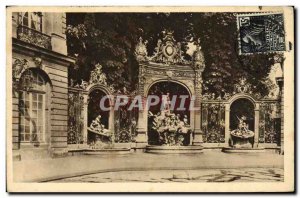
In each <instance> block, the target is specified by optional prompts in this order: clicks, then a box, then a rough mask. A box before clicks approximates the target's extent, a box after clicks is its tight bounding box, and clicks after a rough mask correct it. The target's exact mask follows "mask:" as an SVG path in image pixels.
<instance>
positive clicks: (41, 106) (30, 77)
mask: <svg viewBox="0 0 300 198" xmlns="http://www.w3.org/2000/svg"><path fill="white" fill-rule="evenodd" d="M19 100H20V101H19V104H20V105H19V108H20V122H19V123H20V126H19V130H20V141H21V142H44V141H45V101H46V81H45V79H44V78H43V76H42V75H41V74H39V72H38V71H36V70H31V69H28V70H26V71H25V72H24V73H23V74H22V77H21V79H20V97H19Z"/></svg>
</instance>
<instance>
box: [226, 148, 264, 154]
mask: <svg viewBox="0 0 300 198" xmlns="http://www.w3.org/2000/svg"><path fill="white" fill-rule="evenodd" d="M222 152H224V153H262V152H265V149H264V148H234V147H224V148H222Z"/></svg>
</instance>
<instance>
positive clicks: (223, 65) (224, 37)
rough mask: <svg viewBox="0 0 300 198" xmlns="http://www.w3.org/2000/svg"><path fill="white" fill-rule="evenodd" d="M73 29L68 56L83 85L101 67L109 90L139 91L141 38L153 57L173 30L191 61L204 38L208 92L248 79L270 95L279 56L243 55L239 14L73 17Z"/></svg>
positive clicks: (69, 34)
mask: <svg viewBox="0 0 300 198" xmlns="http://www.w3.org/2000/svg"><path fill="white" fill-rule="evenodd" d="M67 23H68V28H67V39H68V42H67V43H68V51H69V54H70V55H76V56H77V62H76V65H77V67H76V68H75V69H71V70H70V76H71V77H72V78H75V80H77V81H80V79H84V80H88V78H89V73H90V71H91V70H92V69H93V67H94V65H95V64H96V63H100V64H102V66H103V71H104V73H106V74H107V80H108V83H109V84H112V85H113V86H114V87H115V89H119V90H121V89H122V88H123V87H126V88H127V90H130V91H133V90H134V89H135V88H136V84H137V80H138V79H137V78H138V64H137V62H136V60H135V57H134V49H135V45H136V43H137V42H138V38H139V37H140V36H142V37H143V39H144V40H147V42H148V45H147V49H148V54H149V55H152V54H153V52H154V48H155V46H156V44H157V40H158V39H159V37H160V33H161V32H162V31H163V30H165V29H170V30H173V31H174V37H175V39H176V40H177V41H179V42H182V45H181V46H182V50H183V51H184V53H185V54H184V55H185V57H186V59H191V57H190V56H189V55H187V54H186V52H187V49H188V43H190V42H196V41H197V40H198V39H199V38H200V40H201V47H202V50H203V53H204V57H205V61H206V68H205V70H204V73H203V79H204V85H203V86H204V92H214V93H216V94H224V93H225V92H232V91H233V86H232V85H233V84H234V83H237V81H238V80H239V78H240V77H241V76H244V77H246V79H248V80H249V82H250V83H251V84H252V85H253V86H254V87H256V91H257V92H259V93H261V94H262V95H266V94H267V93H268V89H267V84H266V83H265V82H266V78H267V76H268V73H269V71H270V68H271V66H272V64H273V62H274V60H273V55H266V54H261V55H257V54H256V55H252V56H251V55H250V56H241V55H238V42H237V35H238V34H237V26H236V15H235V13H87V14H78V13H70V14H68V15H67Z"/></svg>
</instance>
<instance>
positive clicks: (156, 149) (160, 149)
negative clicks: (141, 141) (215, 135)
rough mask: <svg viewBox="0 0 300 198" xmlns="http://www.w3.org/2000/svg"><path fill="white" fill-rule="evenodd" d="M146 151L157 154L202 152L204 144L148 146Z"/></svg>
mask: <svg viewBox="0 0 300 198" xmlns="http://www.w3.org/2000/svg"><path fill="white" fill-rule="evenodd" d="M145 152H146V153H155V154H188V153H202V152H203V147H202V146H156V145H148V146H146V151H145Z"/></svg>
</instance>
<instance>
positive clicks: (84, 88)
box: [71, 64, 114, 144]
mask: <svg viewBox="0 0 300 198" xmlns="http://www.w3.org/2000/svg"><path fill="white" fill-rule="evenodd" d="M71 86H72V87H73V89H79V90H80V92H81V95H82V117H83V143H84V144H87V140H88V127H89V126H88V104H89V95H90V94H91V93H92V92H93V91H95V90H99V91H102V92H103V93H105V94H106V96H107V98H108V99H109V118H108V129H109V130H110V131H111V132H114V107H113V104H114V95H113V93H114V89H113V87H111V86H109V85H107V82H106V75H105V74H104V73H103V72H102V66H101V65H100V64H97V65H95V69H94V70H93V71H91V74H90V80H89V81H88V82H86V81H83V80H82V82H81V84H80V85H79V84H77V85H75V86H74V85H73V83H72V82H71ZM99 108H100V107H99Z"/></svg>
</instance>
